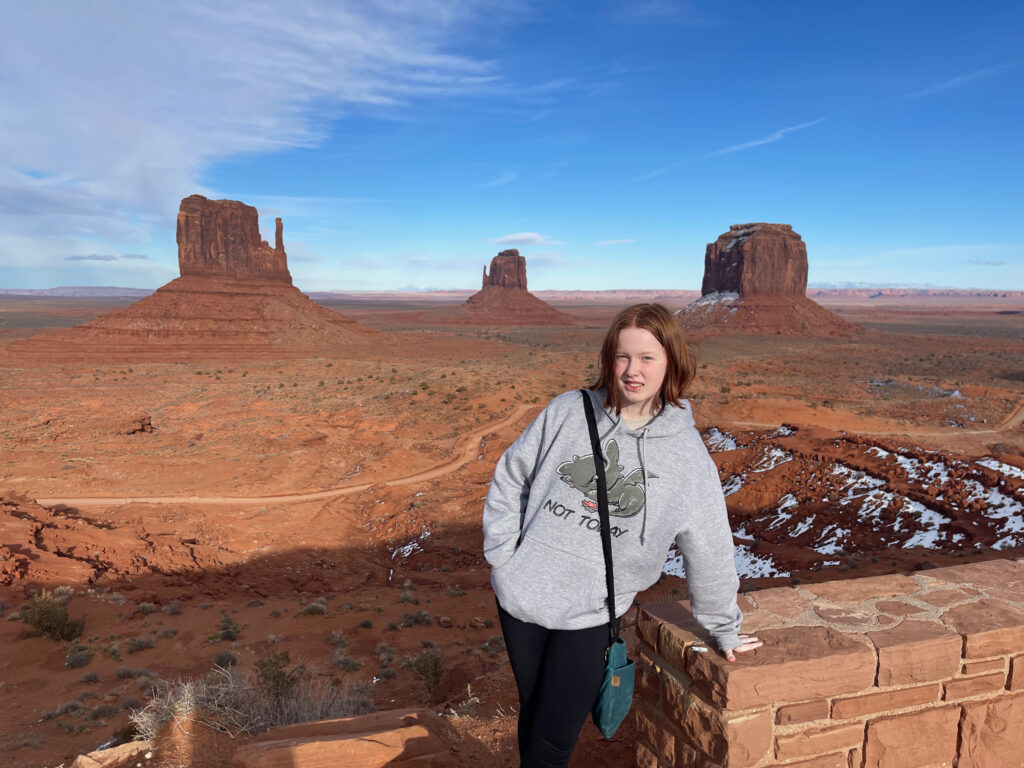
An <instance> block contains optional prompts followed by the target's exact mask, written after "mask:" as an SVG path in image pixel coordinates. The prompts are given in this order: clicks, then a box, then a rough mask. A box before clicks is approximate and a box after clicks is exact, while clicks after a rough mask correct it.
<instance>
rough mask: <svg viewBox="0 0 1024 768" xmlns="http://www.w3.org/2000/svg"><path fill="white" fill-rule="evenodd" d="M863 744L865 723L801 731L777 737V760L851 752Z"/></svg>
mask: <svg viewBox="0 0 1024 768" xmlns="http://www.w3.org/2000/svg"><path fill="white" fill-rule="evenodd" d="M863 743H864V724H863V723H852V724H851V725H841V726H838V727H835V728H820V729H817V730H809V731H799V732H797V733H790V734H787V735H785V736H776V737H775V759H776V760H792V759H794V758H797V757H806V756H808V755H815V754H820V753H822V752H837V751H849V750H850V749H853V748H854V747H859V746H860V745H861V744H863Z"/></svg>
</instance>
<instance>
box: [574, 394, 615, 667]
mask: <svg viewBox="0 0 1024 768" xmlns="http://www.w3.org/2000/svg"><path fill="white" fill-rule="evenodd" d="M580 392H581V393H582V395H583V409H584V410H585V411H586V412H587V428H588V429H589V430H590V447H591V448H592V449H593V451H594V470H595V472H596V474H597V513H598V515H600V517H601V548H602V549H603V550H604V578H605V582H606V583H607V586H608V645H609V647H610V646H611V645H612V643H614V642H615V641H616V640H618V639H619V622H618V621H616V619H615V574H614V573H613V569H612V534H611V529H612V524H611V520H610V518H609V515H608V486H607V483H606V482H605V476H604V454H603V453H602V451H601V439H600V438H599V437H598V436H597V418H596V416H595V415H594V404H593V403H592V402H591V400H590V393H589V392H588V391H587V390H585V389H581V390H580Z"/></svg>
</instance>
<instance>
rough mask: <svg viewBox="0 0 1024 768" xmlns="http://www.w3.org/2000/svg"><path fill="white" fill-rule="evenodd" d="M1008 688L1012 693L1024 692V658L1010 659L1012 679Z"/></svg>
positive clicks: (1015, 657)
mask: <svg viewBox="0 0 1024 768" xmlns="http://www.w3.org/2000/svg"><path fill="white" fill-rule="evenodd" d="M1006 687H1007V688H1009V689H1010V690H1011V691H1024V656H1014V657H1013V658H1012V659H1010V677H1009V680H1008V682H1007V684H1006Z"/></svg>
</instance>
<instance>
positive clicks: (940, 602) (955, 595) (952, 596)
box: [918, 589, 970, 608]
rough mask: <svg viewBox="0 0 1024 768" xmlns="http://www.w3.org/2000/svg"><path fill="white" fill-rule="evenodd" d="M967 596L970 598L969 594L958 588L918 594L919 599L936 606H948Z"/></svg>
mask: <svg viewBox="0 0 1024 768" xmlns="http://www.w3.org/2000/svg"><path fill="white" fill-rule="evenodd" d="M968 598H970V595H968V594H967V593H966V592H964V591H963V590H960V589H940V590H938V591H936V592H929V593H928V594H926V595H919V596H918V599H919V600H923V601H924V602H926V603H928V604H929V605H934V606H937V607H938V608H948V607H949V606H951V605H953V604H954V603H960V602H963V601H964V600H967V599H968Z"/></svg>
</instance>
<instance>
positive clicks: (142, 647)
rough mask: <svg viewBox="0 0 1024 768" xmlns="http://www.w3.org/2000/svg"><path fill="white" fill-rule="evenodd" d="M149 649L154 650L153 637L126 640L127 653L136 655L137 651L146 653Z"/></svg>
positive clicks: (145, 636) (144, 636)
mask: <svg viewBox="0 0 1024 768" xmlns="http://www.w3.org/2000/svg"><path fill="white" fill-rule="evenodd" d="M150 648H156V638H155V637H149V636H147V635H143V636H142V637H129V638H128V653H138V652H139V651H147V650H149V649H150Z"/></svg>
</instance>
